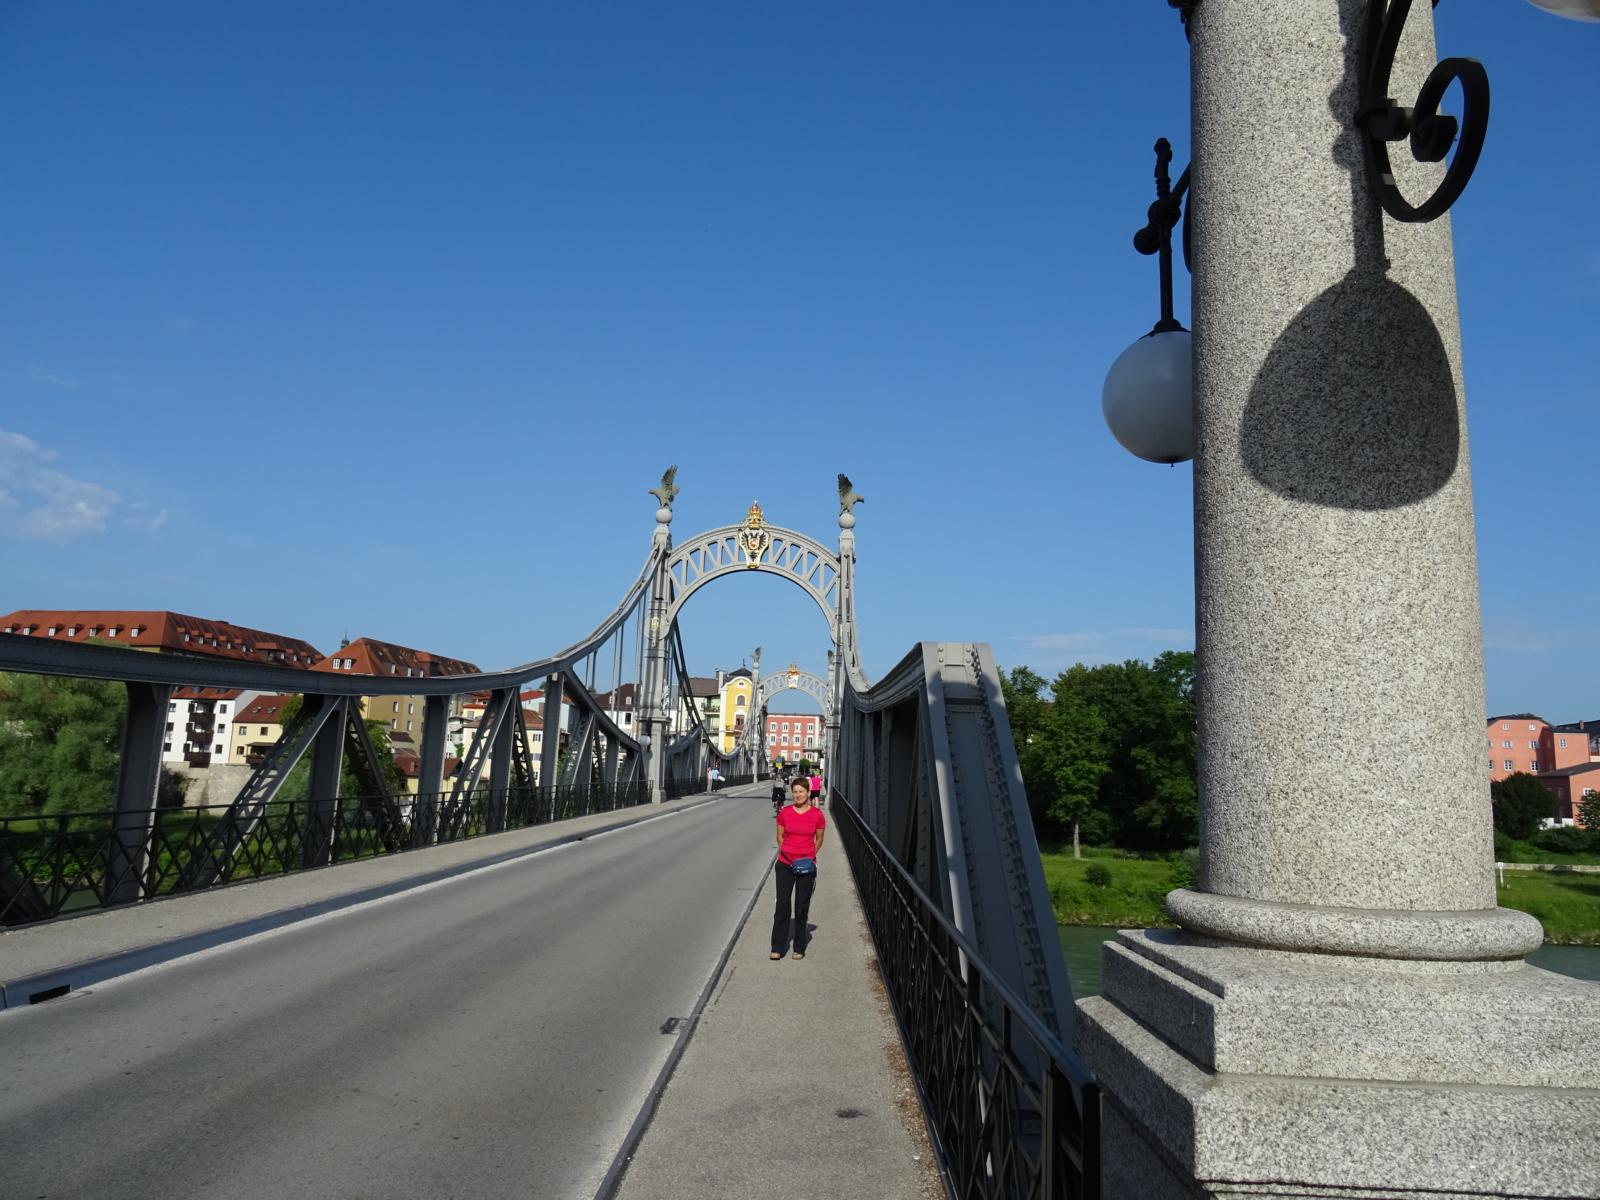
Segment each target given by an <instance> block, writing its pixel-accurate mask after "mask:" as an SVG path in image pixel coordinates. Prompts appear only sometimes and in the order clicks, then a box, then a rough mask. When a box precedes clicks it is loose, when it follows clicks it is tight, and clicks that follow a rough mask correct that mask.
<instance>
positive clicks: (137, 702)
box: [106, 683, 173, 904]
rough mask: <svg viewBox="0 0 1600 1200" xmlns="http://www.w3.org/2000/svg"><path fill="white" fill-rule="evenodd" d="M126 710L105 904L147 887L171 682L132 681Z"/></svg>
mask: <svg viewBox="0 0 1600 1200" xmlns="http://www.w3.org/2000/svg"><path fill="white" fill-rule="evenodd" d="M125 686H126V687H127V689H128V711H127V715H126V716H124V717H123V721H122V753H121V756H120V758H119V759H118V763H117V797H116V814H115V816H113V817H112V822H111V843H110V846H109V847H108V852H107V855H106V859H107V861H106V903H107V904H124V903H127V902H128V901H131V900H138V899H139V898H140V897H141V894H142V892H143V888H144V876H145V865H146V862H147V861H148V857H149V849H150V834H151V831H152V830H153V829H154V827H155V817H156V814H155V808H156V795H157V791H158V789H159V788H160V786H161V743H162V741H163V739H164V737H165V733H166V723H167V705H168V704H169V703H170V702H171V700H172V691H173V688H172V685H171V684H166V683H128V684H126V685H125Z"/></svg>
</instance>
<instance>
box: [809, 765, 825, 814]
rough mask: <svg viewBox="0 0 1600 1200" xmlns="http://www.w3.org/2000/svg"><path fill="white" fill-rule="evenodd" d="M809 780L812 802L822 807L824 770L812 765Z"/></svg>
mask: <svg viewBox="0 0 1600 1200" xmlns="http://www.w3.org/2000/svg"><path fill="white" fill-rule="evenodd" d="M808 782H809V784H810V785H811V803H813V804H815V805H818V806H819V807H820V806H821V804H822V772H821V771H819V770H818V769H817V768H816V767H812V768H811V778H810V780H808Z"/></svg>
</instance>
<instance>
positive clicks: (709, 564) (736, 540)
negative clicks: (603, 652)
mask: <svg viewBox="0 0 1600 1200" xmlns="http://www.w3.org/2000/svg"><path fill="white" fill-rule="evenodd" d="M665 571H666V583H667V593H666V601H667V605H666V611H665V612H664V613H663V614H662V623H663V624H664V625H666V626H668V627H670V626H671V625H672V624H673V623H674V622H676V621H677V619H678V613H679V612H680V611H682V609H683V606H684V605H685V604H686V603H688V601H689V597H690V596H692V595H694V594H695V593H696V592H698V591H699V590H700V589H701V588H703V587H704V586H705V585H706V584H708V583H710V582H712V581H713V580H715V579H721V578H723V577H725V576H728V575H737V574H741V573H743V572H746V571H761V572H764V573H766V574H768V575H776V576H778V577H779V578H780V579H786V580H788V581H789V582H790V583H793V584H794V585H796V586H797V587H799V588H800V589H801V591H803V592H805V593H806V595H808V596H810V597H811V599H812V600H814V601H815V602H816V605H817V607H818V608H819V609H821V610H822V616H823V619H824V620H825V621H827V623H828V633H829V635H830V636H831V637H832V638H833V639H834V640H835V641H837V640H838V630H839V594H840V588H841V586H842V580H843V577H844V572H843V570H842V568H841V566H840V562H839V556H838V555H837V554H834V553H833V552H832V551H830V550H829V549H828V548H827V547H826V546H824V545H822V543H820V542H818V541H816V540H815V539H814V538H809V537H807V536H806V535H805V534H803V533H797V532H796V531H795V530H793V529H784V528H783V527H781V526H778V525H768V524H767V522H766V516H765V514H764V513H763V512H762V511H761V506H760V505H759V504H752V505H751V506H750V511H749V512H748V513H747V514H746V515H745V521H744V524H742V525H724V526H722V527H721V528H720V529H712V530H709V531H708V532H706V533H702V534H700V535H699V536H698V537H694V538H690V539H688V540H687V541H684V542H681V543H679V544H678V545H677V546H674V547H673V548H672V552H671V554H670V556H669V557H668V558H667V560H666V563H665Z"/></svg>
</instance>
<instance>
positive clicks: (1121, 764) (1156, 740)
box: [1053, 650, 1200, 850]
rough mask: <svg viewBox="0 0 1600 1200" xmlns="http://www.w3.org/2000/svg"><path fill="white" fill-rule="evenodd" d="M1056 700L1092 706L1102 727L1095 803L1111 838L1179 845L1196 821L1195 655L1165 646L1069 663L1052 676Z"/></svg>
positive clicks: (1191, 835) (1128, 843)
mask: <svg viewBox="0 0 1600 1200" xmlns="http://www.w3.org/2000/svg"><path fill="white" fill-rule="evenodd" d="M1053 690H1054V694H1055V703H1056V704H1063V703H1066V704H1072V705H1081V706H1083V707H1087V708H1092V709H1094V710H1095V711H1096V712H1097V713H1098V714H1099V716H1100V719H1101V721H1102V722H1103V723H1104V726H1105V733H1104V746H1105V751H1106V770H1105V772H1104V773H1103V775H1102V776H1101V779H1100V787H1099V796H1098V801H1097V804H1096V808H1097V809H1098V810H1099V812H1101V813H1103V814H1104V816H1105V818H1106V820H1107V822H1108V824H1109V832H1110V836H1111V837H1112V839H1113V840H1114V841H1115V842H1116V844H1117V845H1119V846H1125V847H1127V848H1129V849H1133V850H1180V849H1182V848H1183V847H1185V846H1189V845H1193V844H1194V841H1195V838H1196V836H1197V833H1198V828H1199V812H1200V806H1199V791H1198V788H1197V786H1196V782H1195V771H1196V766H1195V702H1194V654H1193V652H1191V651H1176V650H1173V651H1167V652H1166V653H1164V654H1161V655H1159V656H1157V658H1156V659H1155V661H1154V662H1151V663H1145V662H1141V661H1139V660H1138V659H1130V660H1128V661H1127V662H1123V663H1107V664H1104V665H1102V666H1097V667H1083V666H1081V665H1080V666H1078V667H1074V668H1073V669H1072V670H1070V671H1064V672H1062V674H1061V675H1060V676H1058V677H1057V679H1056V681H1055V686H1054V689H1053Z"/></svg>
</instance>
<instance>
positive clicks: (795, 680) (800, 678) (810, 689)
mask: <svg viewBox="0 0 1600 1200" xmlns="http://www.w3.org/2000/svg"><path fill="white" fill-rule="evenodd" d="M789 690H797V691H802V692H805V693H806V694H807V695H809V696H811V698H812V699H814V700H815V701H816V702H817V703H818V704H820V705H822V715H823V716H824V717H825V718H826V717H830V716H832V715H833V691H832V689H830V688H829V687H828V681H827V680H826V679H824V678H822V676H820V675H813V674H812V673H811V672H810V671H773V672H772V673H771V674H770V675H763V676H762V677H761V682H760V685H759V686H758V687H757V689H756V695H757V696H759V697H760V702H761V703H762V704H765V703H766V702H767V701H768V700H771V699H772V697H774V696H776V695H777V694H778V693H779V692H783V691H789Z"/></svg>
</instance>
